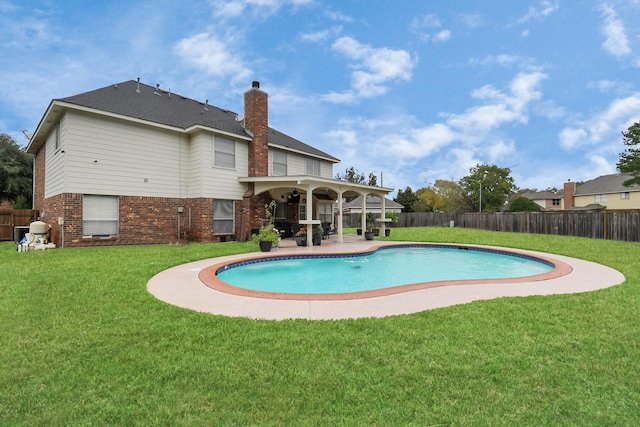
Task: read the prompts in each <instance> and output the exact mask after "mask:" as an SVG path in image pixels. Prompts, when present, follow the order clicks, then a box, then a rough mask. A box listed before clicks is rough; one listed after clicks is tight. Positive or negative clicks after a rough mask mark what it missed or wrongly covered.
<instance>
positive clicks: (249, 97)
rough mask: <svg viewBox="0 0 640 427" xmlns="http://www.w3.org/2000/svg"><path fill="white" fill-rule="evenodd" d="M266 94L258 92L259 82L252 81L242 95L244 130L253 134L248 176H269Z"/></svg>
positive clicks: (250, 145)
mask: <svg viewBox="0 0 640 427" xmlns="http://www.w3.org/2000/svg"><path fill="white" fill-rule="evenodd" d="M268 104H269V103H268V96H267V93H266V92H263V91H261V90H260V82H257V81H254V82H253V83H252V84H251V89H249V90H248V91H246V92H245V93H244V120H245V127H246V129H247V130H248V131H249V132H251V133H252V134H253V141H251V142H250V143H249V176H267V175H268V174H269V146H268V145H267V135H268V134H269V107H268Z"/></svg>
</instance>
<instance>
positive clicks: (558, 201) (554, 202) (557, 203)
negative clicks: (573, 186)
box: [551, 199, 560, 206]
mask: <svg viewBox="0 0 640 427" xmlns="http://www.w3.org/2000/svg"><path fill="white" fill-rule="evenodd" d="M551 203H552V204H553V206H560V199H553V201H552V202H551Z"/></svg>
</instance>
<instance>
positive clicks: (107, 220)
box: [82, 194, 119, 237]
mask: <svg viewBox="0 0 640 427" xmlns="http://www.w3.org/2000/svg"><path fill="white" fill-rule="evenodd" d="M118 218H119V203H118V196H95V195H87V194H85V195H84V196H83V197H82V235H83V236H97V237H111V236H117V235H118Z"/></svg>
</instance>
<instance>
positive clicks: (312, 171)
mask: <svg viewBox="0 0 640 427" xmlns="http://www.w3.org/2000/svg"><path fill="white" fill-rule="evenodd" d="M306 166H307V175H313V176H320V160H317V159H307V160H306Z"/></svg>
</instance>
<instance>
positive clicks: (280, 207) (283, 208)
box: [273, 203, 287, 221]
mask: <svg viewBox="0 0 640 427" xmlns="http://www.w3.org/2000/svg"><path fill="white" fill-rule="evenodd" d="M273 219H274V220H275V221H286V220H287V204H286V203H277V204H276V212H275V214H274V216H273Z"/></svg>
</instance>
